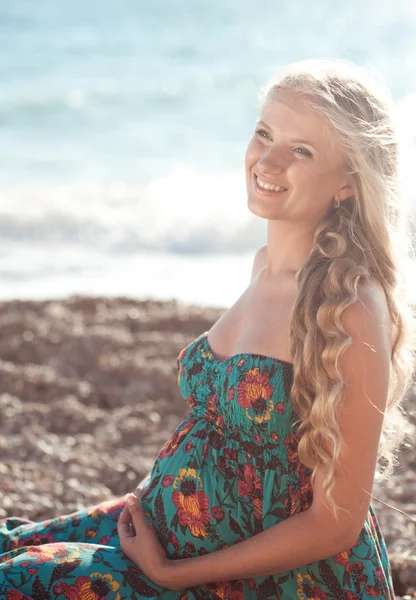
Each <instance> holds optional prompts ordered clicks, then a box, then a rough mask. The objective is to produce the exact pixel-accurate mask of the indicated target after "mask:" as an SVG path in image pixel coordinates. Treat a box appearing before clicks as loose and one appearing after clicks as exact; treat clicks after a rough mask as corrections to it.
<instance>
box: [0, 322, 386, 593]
mask: <svg viewBox="0 0 416 600" xmlns="http://www.w3.org/2000/svg"><path fill="white" fill-rule="evenodd" d="M177 367H178V385H179V388H180V391H181V393H182V396H183V398H184V401H185V402H187V404H188V405H189V407H190V412H189V415H188V417H187V418H186V419H185V420H183V421H182V422H181V423H180V424H179V426H178V427H177V429H176V430H175V431H174V433H173V434H172V436H171V437H170V438H169V440H168V441H167V442H166V443H165V444H164V446H163V447H162V448H161V450H160V452H159V454H158V456H157V458H156V461H155V463H154V465H153V467H152V471H151V475H150V478H149V480H148V482H147V486H146V488H145V490H144V493H143V497H142V505H143V508H144V511H145V515H146V518H147V519H148V520H149V522H150V523H152V524H153V525H154V527H155V530H156V532H157V535H158V538H159V540H160V542H161V543H162V545H163V547H164V548H165V550H166V553H167V555H168V556H169V558H171V559H172V560H176V559H181V558H187V557H191V556H198V555H202V554H206V553H208V552H215V551H218V550H221V549H222V548H226V547H227V546H232V545H233V544H237V543H239V542H242V541H244V540H245V539H248V538H250V537H252V536H253V535H256V534H257V533H259V532H261V531H263V530H265V529H268V528H269V527H272V526H273V525H275V524H277V523H279V522H281V521H283V520H284V519H287V518H290V517H291V516H292V515H294V514H296V513H298V512H300V511H303V510H307V509H308V508H309V507H310V506H311V504H312V496H313V494H312V486H311V482H310V476H311V470H310V469H308V468H307V467H305V466H304V465H302V463H301V462H300V461H299V458H298V455H297V442H296V439H295V437H294V435H293V431H292V427H291V426H292V424H293V423H294V422H295V421H296V420H297V417H296V415H295V413H294V412H293V411H292V407H291V404H290V400H289V395H290V389H291V385H292V383H293V366H292V364H291V363H288V362H285V361H283V360H279V359H276V358H272V357H269V356H264V355H260V354H252V353H250V354H249V353H239V354H235V355H233V356H230V357H229V358H226V359H224V360H220V359H218V358H216V357H215V356H214V355H213V354H212V352H211V349H210V347H209V344H208V338H207V332H204V333H203V334H201V335H200V336H199V337H197V338H196V339H195V340H193V341H192V342H191V343H190V344H188V345H187V346H186V347H185V348H183V349H182V350H181V352H180V353H179V355H178V357H177ZM123 505H124V500H123V499H116V500H114V501H108V502H106V503H103V504H102V505H99V506H97V507H90V508H88V509H85V510H84V511H78V512H77V513H72V514H71V515H66V516H61V517H57V518H55V519H51V520H49V521H44V522H41V523H33V522H22V521H21V520H19V519H4V520H3V521H0V540H2V544H3V554H0V600H1V599H3V598H5V599H6V600H24V599H25V598H29V599H31V600H38V598H42V599H46V600H48V599H49V598H50V599H52V598H59V599H61V598H62V599H63V598H67V599H68V600H75V598H76V599H77V600H103V599H110V598H111V599H114V600H124V599H127V598H128V599H130V598H133V599H139V598H162V599H163V600H165V599H166V600H168V599H169V600H171V599H172V600H173V599H177V600H194V599H195V600H205V599H206V600H211V599H213V600H214V599H222V600H243V599H249V600H260V599H261V600H268V599H270V600H279V599H281V600H296V599H298V600H308V599H312V598H314V599H318V600H341V599H342V600H358V599H360V600H362V599H367V598H368V599H369V598H378V599H381V600H387V599H389V600H394V593H393V586H392V578H391V570H390V564H389V560H388V556H387V551H386V545H385V542H384V539H383V536H382V533H381V531H380V527H379V524H378V521H377V518H376V515H375V514H374V511H373V508H372V506H371V505H370V507H369V511H368V515H367V518H366V521H365V523H364V526H363V528H362V530H361V532H360V535H359V536H358V538H357V540H356V542H355V544H354V545H353V546H352V547H351V548H349V549H348V550H346V551H345V552H342V553H340V554H337V555H335V556H331V557H328V558H326V559H325V560H319V561H316V562H311V563H309V564H307V565H302V566H299V567H298V568H296V569H293V570H290V571H287V572H284V573H277V574H274V575H269V576H267V577H257V578H245V579H239V580H230V581H222V582H216V583H210V584H205V585H198V586H195V587H191V588H188V589H184V590H182V591H180V592H178V591H173V590H168V589H163V588H161V587H160V586H158V585H156V584H155V583H154V582H153V581H151V580H150V579H149V578H148V577H147V576H146V575H145V574H144V573H143V572H141V570H140V569H139V568H138V567H137V565H135V564H134V563H132V562H131V561H130V560H129V559H128V557H126V556H125V555H124V553H123V552H122V551H121V549H120V547H119V542H118V536H117V529H116V521H117V518H118V515H119V514H120V512H121V510H122V507H123ZM301 544H302V539H301V538H300V539H299V545H301ZM2 586H3V587H2ZM2 593H3V596H2ZM19 593H21V594H22V595H21V596H19V595H18V594H19ZM42 593H43V594H44V595H42ZM48 594H49V595H48Z"/></svg>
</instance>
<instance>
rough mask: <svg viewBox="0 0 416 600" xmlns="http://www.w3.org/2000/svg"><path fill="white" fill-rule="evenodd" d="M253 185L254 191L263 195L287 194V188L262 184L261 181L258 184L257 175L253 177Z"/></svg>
mask: <svg viewBox="0 0 416 600" xmlns="http://www.w3.org/2000/svg"><path fill="white" fill-rule="evenodd" d="M254 183H255V187H256V190H257V191H258V192H260V193H263V194H282V193H283V192H287V188H284V187H282V186H272V185H270V184H268V183H266V182H263V181H262V180H261V179H260V182H259V178H258V177H257V175H254Z"/></svg>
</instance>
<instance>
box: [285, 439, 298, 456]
mask: <svg viewBox="0 0 416 600" xmlns="http://www.w3.org/2000/svg"><path fill="white" fill-rule="evenodd" d="M285 446H286V448H287V460H288V461H289V462H290V463H297V462H298V441H297V439H296V437H295V436H294V434H293V433H289V434H288V435H287V436H286V437H285Z"/></svg>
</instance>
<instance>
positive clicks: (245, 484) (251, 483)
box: [238, 463, 262, 500]
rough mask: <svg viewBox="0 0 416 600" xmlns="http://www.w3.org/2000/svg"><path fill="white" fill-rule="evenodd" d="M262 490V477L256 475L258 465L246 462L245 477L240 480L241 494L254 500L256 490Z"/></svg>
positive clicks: (239, 489) (239, 490)
mask: <svg viewBox="0 0 416 600" xmlns="http://www.w3.org/2000/svg"><path fill="white" fill-rule="evenodd" d="M261 490H262V483H261V480H260V477H258V476H257V475H256V467H255V466H254V465H249V464H247V463H246V464H245V465H244V468H243V479H239V481H238V493H239V495H240V496H243V498H248V499H249V500H252V499H253V496H254V495H255V494H256V492H261Z"/></svg>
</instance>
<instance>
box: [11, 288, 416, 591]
mask: <svg viewBox="0 0 416 600" xmlns="http://www.w3.org/2000/svg"><path fill="white" fill-rule="evenodd" d="M224 310H225V309H221V308H217V307H209V306H200V305H192V304H186V303H184V302H182V301H178V300H170V301H159V300H154V299H142V300H137V299H131V298H125V297H117V298H108V297H91V296H80V295H72V296H69V297H68V298H66V299H59V300H47V301H45V300H43V301H29V300H10V301H5V302H1V303H0V321H1V326H2V336H1V339H0V414H1V421H0V518H4V517H8V516H12V515H13V516H20V517H24V518H28V519H32V520H36V521H39V520H43V519H48V518H51V517H54V516H57V515H63V514H69V513H71V512H73V511H76V510H78V509H81V508H85V507H87V506H90V505H93V504H96V503H99V502H102V501H103V500H107V499H111V498H114V497H117V496H121V495H124V494H125V493H126V492H129V491H133V489H134V488H135V487H136V486H137V484H138V483H139V482H140V480H141V479H142V478H143V477H144V476H145V475H146V474H147V473H148V472H149V470H150V469H151V466H152V464H153V462H154V460H155V458H156V456H157V454H158V452H159V450H160V449H161V447H162V446H163V444H164V443H165V441H166V440H167V439H168V438H169V437H170V435H171V434H172V433H173V431H174V430H175V428H176V427H177V426H178V425H179V423H180V422H181V421H182V420H183V419H185V418H186V416H187V414H188V412H189V407H188V405H187V403H186V401H185V400H184V398H183V397H182V396H181V394H180V392H179V388H178V385H177V364H176V358H177V356H178V354H179V352H180V351H181V350H182V349H183V348H184V347H185V346H186V345H187V344H188V343H190V342H191V341H192V340H194V339H195V338H196V337H197V336H199V335H200V334H201V333H203V332H204V331H206V330H208V329H209V328H210V327H211V326H212V325H213V324H214V323H215V321H217V320H218V318H219V317H220V316H221V314H222V313H223V312H224ZM415 398H416V389H415V386H414V387H413V388H412V389H411V390H410V392H409V394H408V395H407V396H406V400H405V403H404V406H405V408H406V410H407V412H408V413H409V418H410V422H411V427H412V432H413V433H412V435H413V439H414V438H415V433H416V405H415ZM415 486H416V448H415V447H412V448H407V449H405V450H404V451H403V452H402V453H401V454H400V460H399V465H398V466H397V468H396V471H395V474H394V476H393V477H392V479H390V480H389V481H387V482H383V483H382V484H381V485H379V484H377V483H376V484H375V486H374V488H373V494H374V496H375V498H374V499H373V501H372V504H373V507H374V509H375V511H376V514H377V517H378V519H379V521H380V525H381V528H382V531H383V534H384V537H385V540H386V544H387V548H388V551H389V556H390V560H391V563H392V567H393V574H394V585H395V591H396V594H398V596H397V597H398V598H399V597H404V596H405V595H406V594H407V595H408V596H410V597H416V555H415V547H414V540H415V538H416V499H415V495H414V490H415ZM384 503H386V504H388V505H390V506H386V504H384ZM395 509H397V510H395ZM404 513H406V514H404ZM91 541H92V542H93V540H91Z"/></svg>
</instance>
